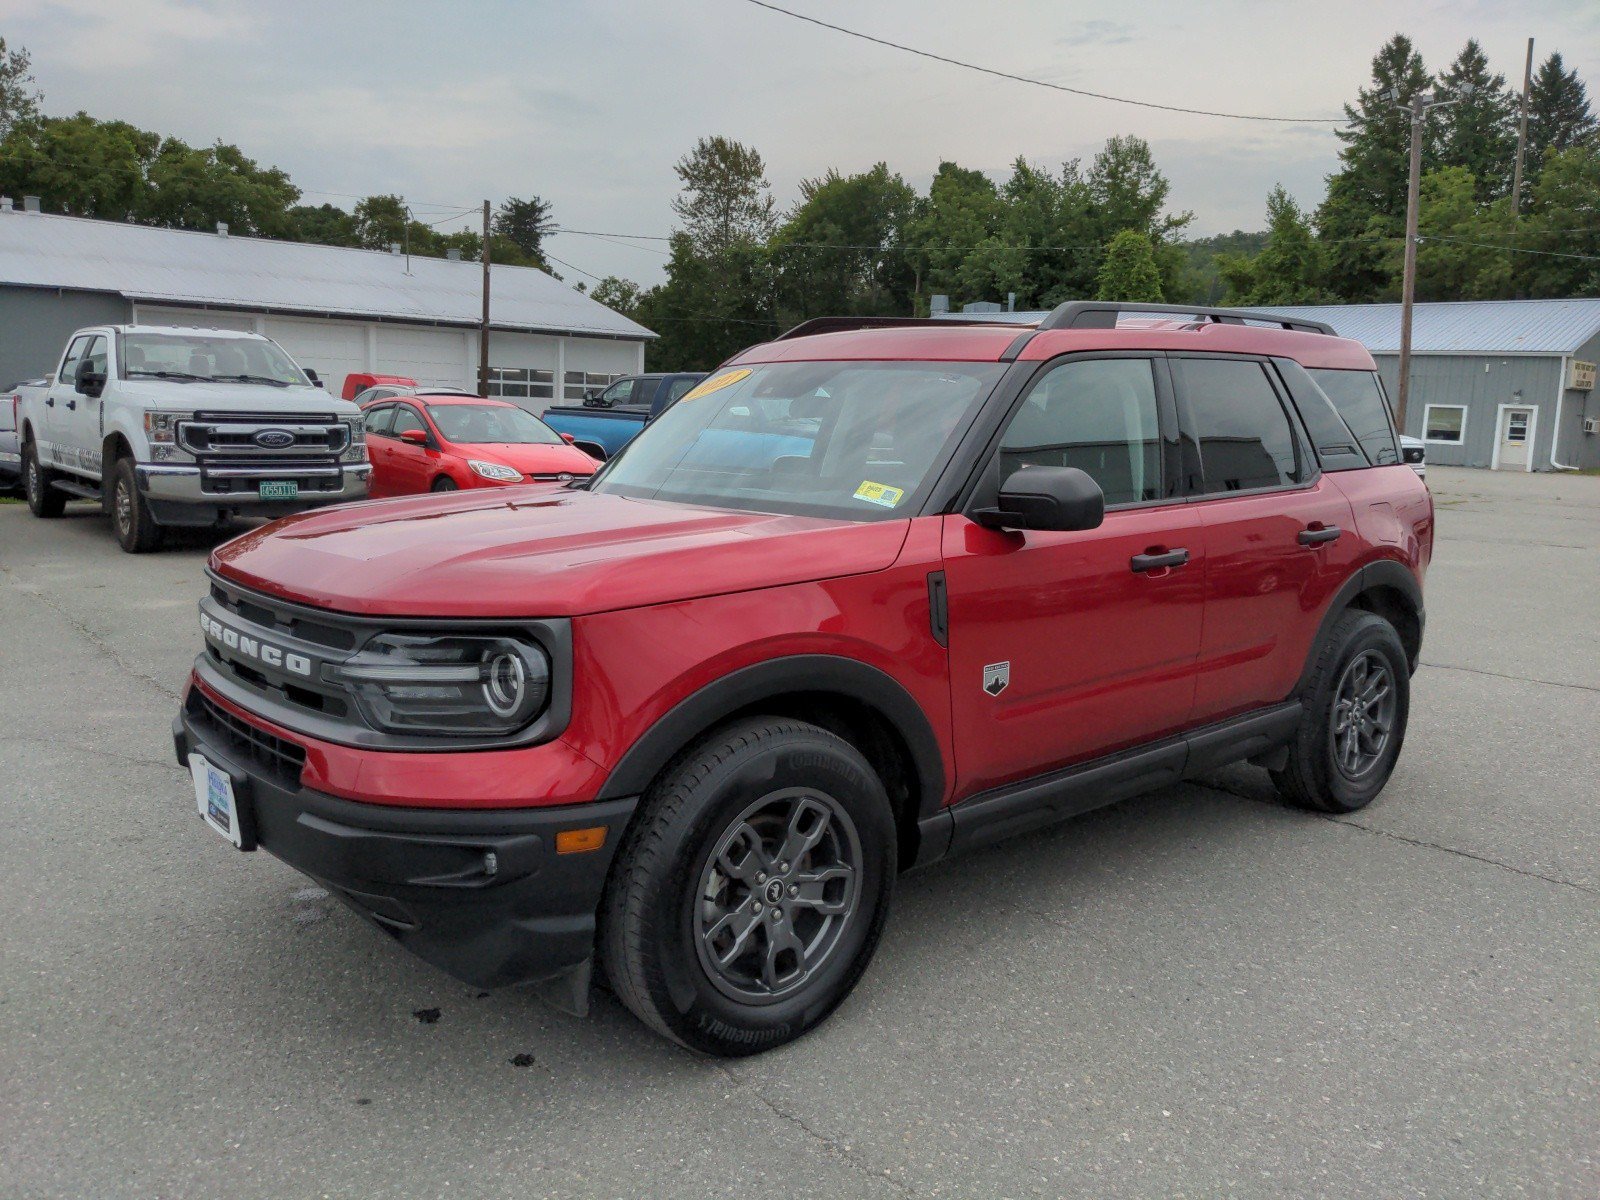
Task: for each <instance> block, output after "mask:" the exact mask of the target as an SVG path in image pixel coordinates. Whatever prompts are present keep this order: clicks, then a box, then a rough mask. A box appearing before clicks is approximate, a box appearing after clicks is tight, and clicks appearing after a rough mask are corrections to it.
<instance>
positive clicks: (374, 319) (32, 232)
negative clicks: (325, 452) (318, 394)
mask: <svg viewBox="0 0 1600 1200" xmlns="http://www.w3.org/2000/svg"><path fill="white" fill-rule="evenodd" d="M30 209H31V206H28V207H24V208H17V207H16V206H14V205H12V204H11V203H9V202H7V201H5V200H3V199H0V387H3V386H5V385H6V384H9V383H11V382H12V381H14V380H19V379H26V378H29V377H32V376H37V375H43V374H45V373H47V372H49V371H51V370H53V369H54V368H55V359H56V357H57V355H59V354H60V352H61V348H62V346H63V345H64V344H65V343H66V339H67V335H68V334H69V333H71V332H72V331H73V330H74V329H78V328H80V327H82V326H84V325H95V324H111V323H123V322H132V323H140V324H147V325H196V326H202V327H212V328H226V329H246V330H253V331H255V332H257V333H262V334H265V335H267V336H268V337H271V338H273V339H275V340H276V341H277V342H278V343H279V344H281V345H282V346H283V348H284V349H285V350H287V351H288V352H289V354H290V355H291V356H293V357H294V359H295V360H296V361H297V362H299V363H300V365H301V366H304V367H310V368H312V369H314V370H315V371H316V372H317V373H318V374H319V375H320V376H321V377H322V379H323V380H324V381H325V382H326V384H327V386H328V388H329V389H330V390H331V391H334V392H337V391H338V390H339V388H340V385H341V384H342V383H343V381H344V378H345V376H346V374H348V373H351V372H363V371H373V372H378V373H383V374H393V375H408V376H411V377H412V378H414V379H416V380H418V381H419V382H422V383H427V384H445V385H449V386H452V387H463V388H471V389H476V387H477V375H478V350H479V347H478V338H479V331H478V325H479V319H480V314H481V306H482V290H481V289H482V276H481V273H480V270H479V266H478V264H477V263H475V262H460V261H452V260H449V259H438V258H421V257H413V258H411V259H409V260H408V259H407V258H406V257H405V256H403V255H401V254H398V253H388V252H385V251H381V250H355V249H349V248H346V247H340V246H316V245H309V244H305V243H297V242H276V241H271V240H268V239H264V238H250V237H230V236H228V234H227V230H226V227H219V228H218V231H217V232H216V233H195V232H190V231H187V230H178V229H155V228H151V227H149V226H145V225H127V224H122V223H119V222H115V221H95V220H89V219H86V218H82V217H63V216H56V215H54V214H48V213H40V212H38V211H36V210H30ZM490 281H491V289H492V296H491V306H490V307H491V326H490V337H489V362H490V367H491V370H490V381H489V392H490V394H491V395H495V396H502V397H504V398H505V399H508V400H512V401H514V402H515V403H517V404H520V405H522V406H523V407H524V408H527V409H529V410H531V411H533V412H542V411H543V410H544V409H545V408H546V407H547V406H549V405H550V404H552V403H561V402H562V401H564V400H566V401H572V402H581V400H582V399H583V397H584V396H585V395H586V394H588V393H589V392H592V391H594V390H596V389H598V388H599V387H601V386H603V385H604V384H606V383H609V382H610V381H611V380H613V379H615V378H618V377H620V376H622V375H630V374H634V373H636V372H638V371H640V370H642V369H643V367H644V348H645V343H646V341H647V340H648V339H650V338H652V337H654V336H655V335H654V334H653V333H651V332H650V331H649V330H648V329H646V328H644V327H643V326H642V325H638V324H636V323H635V322H633V321H630V320H628V318H626V317H624V316H622V315H621V314H620V313H616V312H613V311H612V310H610V309H609V308H606V307H605V306H604V305H602V304H599V303H597V302H595V301H594V300H592V299H590V298H589V297H588V296H585V295H583V294H582V293H580V292H577V291H575V290H574V289H572V288H571V287H569V286H567V285H566V284H564V283H562V282H561V281H559V280H557V279H555V278H553V277H551V276H550V275H548V274H546V273H545V272H543V271H539V270H536V269H534V268H532V267H508V266H499V267H494V268H492V270H491V272H490Z"/></svg>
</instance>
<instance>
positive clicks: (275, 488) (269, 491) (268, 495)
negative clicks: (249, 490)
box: [257, 479, 300, 500]
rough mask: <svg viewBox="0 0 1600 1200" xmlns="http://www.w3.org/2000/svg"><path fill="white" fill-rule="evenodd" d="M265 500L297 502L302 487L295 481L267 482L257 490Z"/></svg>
mask: <svg viewBox="0 0 1600 1200" xmlns="http://www.w3.org/2000/svg"><path fill="white" fill-rule="evenodd" d="M257 490H258V491H259V492H260V494H261V498H262V499H263V500H296V499H298V498H299V496H300V485H299V484H298V483H296V482H294V480H292V479H289V480H283V481H279V480H267V481H264V482H262V483H261V484H260V486H259V487H258V489H257Z"/></svg>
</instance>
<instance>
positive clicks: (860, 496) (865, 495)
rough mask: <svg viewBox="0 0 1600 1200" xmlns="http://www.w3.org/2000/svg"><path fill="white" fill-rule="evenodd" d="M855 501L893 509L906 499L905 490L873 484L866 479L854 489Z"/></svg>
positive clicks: (882, 484)
mask: <svg viewBox="0 0 1600 1200" xmlns="http://www.w3.org/2000/svg"><path fill="white" fill-rule="evenodd" d="M855 498H856V499H857V500H865V501H866V502H867V503H868V504H878V505H881V506H883V507H884V508H893V507H894V506H895V505H896V504H899V503H900V501H902V500H904V499H905V498H906V493H905V489H903V488H897V487H890V486H889V485H888V484H886V483H873V482H872V480H870V479H868V480H866V481H865V482H863V483H862V485H861V486H860V487H858V488H857V489H856V496H855Z"/></svg>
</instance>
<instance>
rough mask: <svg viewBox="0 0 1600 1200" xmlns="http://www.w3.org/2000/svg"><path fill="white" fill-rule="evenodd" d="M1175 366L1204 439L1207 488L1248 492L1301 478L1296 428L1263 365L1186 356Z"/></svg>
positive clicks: (1192, 418)
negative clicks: (1290, 422) (1290, 421)
mask: <svg viewBox="0 0 1600 1200" xmlns="http://www.w3.org/2000/svg"><path fill="white" fill-rule="evenodd" d="M1172 365H1173V368H1174V370H1175V371H1176V372H1177V375H1178V383H1179V386H1180V388H1181V389H1182V395H1183V397H1184V402H1185V403H1186V404H1187V406H1188V411H1189V419H1190V422H1191V424H1192V425H1193V426H1194V430H1195V434H1196V436H1197V437H1198V438H1199V439H1200V464H1201V471H1202V473H1203V474H1202V479H1201V490H1202V491H1205V492H1246V491H1249V490H1250V489H1252V488H1266V487H1283V486H1286V485H1288V484H1292V483H1298V482H1299V481H1300V479H1301V477H1302V476H1301V468H1300V459H1299V453H1298V448H1297V445H1296V441H1295V436H1294V427H1293V426H1291V425H1290V424H1289V415H1288V413H1286V412H1285V411H1284V409H1283V405H1282V404H1281V403H1280V402H1279V400H1278V394H1277V392H1276V391H1274V390H1273V387H1272V384H1271V383H1270V382H1268V380H1267V373H1266V371H1265V370H1264V369H1263V368H1262V366H1261V364H1260V363H1254V362H1242V361H1238V360H1230V359H1221V358H1186V359H1177V360H1175V361H1174V362H1173V364H1172Z"/></svg>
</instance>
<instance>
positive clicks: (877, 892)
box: [600, 717, 895, 1057]
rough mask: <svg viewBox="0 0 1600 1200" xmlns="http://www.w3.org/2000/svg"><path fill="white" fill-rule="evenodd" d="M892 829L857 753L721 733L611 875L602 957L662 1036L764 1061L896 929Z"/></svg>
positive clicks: (799, 738)
mask: <svg viewBox="0 0 1600 1200" xmlns="http://www.w3.org/2000/svg"><path fill="white" fill-rule="evenodd" d="M894 873H895V829H894V818H893V816H892V814H891V812H890V808H889V800H888V797H887V796H886V795H885V793H884V789H883V784H882V782H881V781H880V780H879V779H878V776H877V775H876V773H874V771H873V770H872V768H871V766H870V765H868V763H867V761H866V760H865V759H864V758H862V756H861V754H860V753H859V752H858V751H857V750H856V749H855V747H853V746H851V745H850V744H849V743H847V742H845V741H844V740H843V739H841V738H838V737H835V736H834V735H833V734H831V733H828V732H826V731H825V730H822V729H819V728H818V727H816V726H815V725H810V724H807V723H805V722H803V721H794V720H788V719H784V718H776V717H772V718H758V719H753V720H748V721H743V722H740V723H739V724H737V725H732V726H729V727H728V728H726V729H724V730H722V731H720V732H719V733H716V734H713V735H712V736H711V737H709V738H708V739H707V740H705V741H704V742H702V743H701V744H700V745H699V746H698V747H697V748H696V749H695V750H693V751H691V752H690V753H689V754H688V755H687V756H686V757H685V758H684V759H683V760H681V761H680V762H678V763H677V764H676V765H675V766H674V767H672V768H671V769H670V770H669V772H668V773H667V774H666V775H665V776H663V777H662V778H661V779H660V780H658V781H657V782H656V784H654V785H653V786H652V787H651V789H650V791H649V792H647V793H646V795H645V797H644V799H643V800H642V801H641V807H640V812H639V814H638V817H637V819H636V820H635V822H634V824H633V825H632V827H631V828H630V830H629V832H628V834H627V837H626V840H625V841H624V843H623V845H622V847H621V849H620V850H619V852H618V855H617V861H616V863H615V864H614V865H613V867H612V876H611V880H610V883H609V884H608V886H607V894H606V899H605V902H604V904H603V906H602V911H601V927H600V956H601V961H602V963H603V965H604V967H605V971H606V975H607V977H608V978H609V980H610V982H611V985H612V988H613V989H614V990H615V991H616V993H617V996H618V997H619V998H620V999H621V1000H622V1002H623V1003H624V1004H626V1005H627V1006H628V1008H630V1009H631V1010H632V1011H633V1013H634V1015H635V1016H637V1017H638V1018H639V1019H640V1020H642V1021H643V1022H644V1023H645V1024H646V1025H648V1026H650V1027H651V1028H652V1029H654V1030H656V1031H657V1032H658V1033H661V1034H664V1035H665V1036H667V1037H669V1038H672V1039H673V1040H674V1041H677V1042H680V1043H681V1044H683V1045H685V1046H687V1047H689V1048H690V1049H692V1050H698V1051H701V1052H702V1053H705V1054H716V1055H724V1056H729V1057H734V1056H739V1055H746V1054H755V1053H758V1052H760V1051H763V1050H770V1049H772V1048H773V1047H774V1046H779V1045H782V1044H783V1043H784V1042H788V1041H792V1040H793V1039H794V1038H797V1037H799V1036H800V1035H801V1034H803V1033H805V1032H806V1031H807V1030H809V1029H811V1028H812V1027H813V1026H815V1025H817V1024H818V1023H819V1022H821V1021H822V1020H823V1019H824V1018H826V1017H827V1016H828V1014H829V1013H831V1012H832V1011H833V1010H834V1009H835V1008H836V1007H838V1005H839V1003H840V1002H841V1001H842V1000H843V999H844V998H845V996H847V995H848V994H849V993H850V990H851V989H852V988H853V987H855V984H856V981H857V980H859V979H860V978H861V975H862V972H864V971H865V970H866V968H867V963H868V962H869V961H870V960H871V958H872V954H873V951H874V950H875V949H876V947H877V943H878V937H879V935H880V933H881V932H882V930H883V923H884V921H885V919H886V918H887V916H888V911H889V898H890V893H891V891H892V889H893V886H894Z"/></svg>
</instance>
